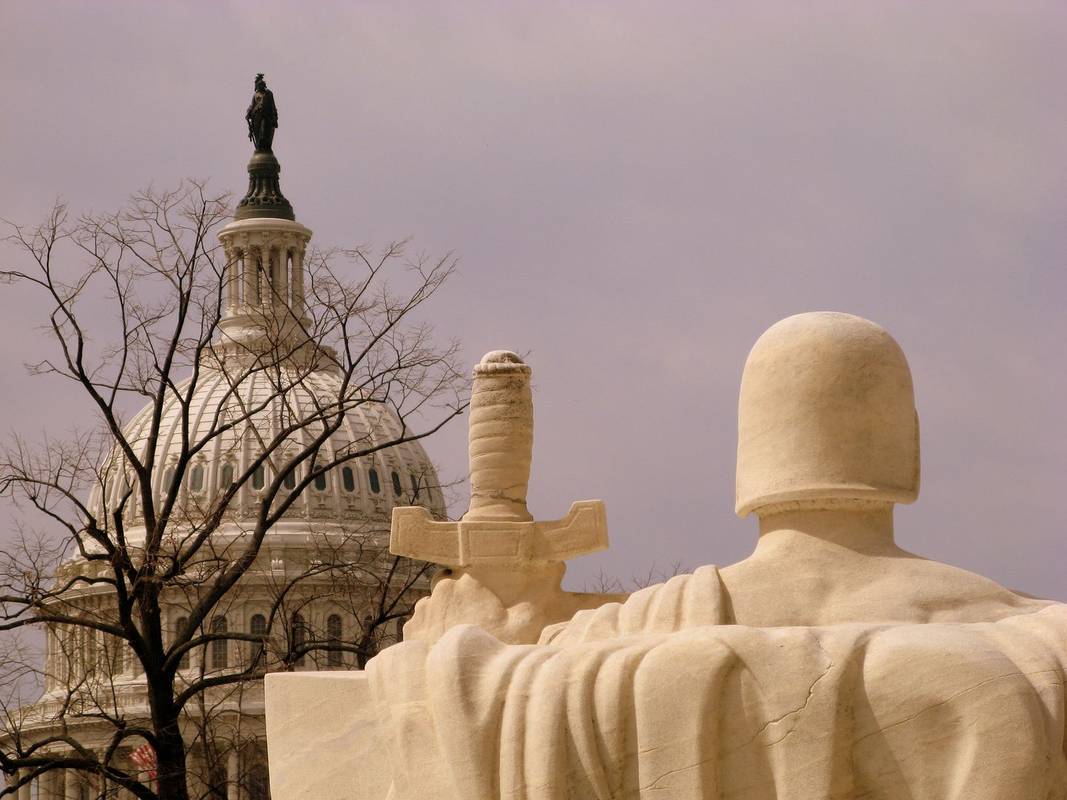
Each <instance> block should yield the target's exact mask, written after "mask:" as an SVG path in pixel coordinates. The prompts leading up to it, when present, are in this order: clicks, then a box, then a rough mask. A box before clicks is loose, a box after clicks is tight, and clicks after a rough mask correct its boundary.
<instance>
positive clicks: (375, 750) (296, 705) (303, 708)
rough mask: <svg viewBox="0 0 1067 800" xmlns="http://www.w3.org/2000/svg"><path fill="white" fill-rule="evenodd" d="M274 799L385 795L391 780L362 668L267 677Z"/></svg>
mask: <svg viewBox="0 0 1067 800" xmlns="http://www.w3.org/2000/svg"><path fill="white" fill-rule="evenodd" d="M265 685H266V712H267V742H268V745H267V748H268V752H267V755H268V758H269V759H270V793H271V797H273V798H274V800H383V798H385V797H386V796H387V795H388V794H389V785H390V782H391V778H390V774H389V767H388V764H387V762H386V759H385V753H384V752H382V751H381V749H380V747H379V745H378V741H377V738H376V737H375V735H374V733H375V731H374V725H375V721H374V716H373V714H372V711H371V699H370V690H369V687H368V685H367V678H366V675H364V673H362V672H298V673H293V672H284V673H274V674H271V675H267V676H266V680H265Z"/></svg>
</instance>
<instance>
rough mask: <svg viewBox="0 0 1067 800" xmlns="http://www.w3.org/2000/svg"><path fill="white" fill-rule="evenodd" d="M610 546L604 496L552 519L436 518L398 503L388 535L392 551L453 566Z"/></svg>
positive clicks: (512, 563) (554, 556)
mask: <svg viewBox="0 0 1067 800" xmlns="http://www.w3.org/2000/svg"><path fill="white" fill-rule="evenodd" d="M607 547H608V525H607V514H606V512H605V510H604V503H603V502H602V501H600V500H582V501H579V502H576V503H574V504H572V505H571V509H570V511H568V512H567V516H565V517H563V519H558V520H551V521H548V522H533V521H531V522H502V521H496V520H493V521H477V520H460V521H459V522H437V521H435V520H434V519H433V518H431V517H430V514H429V512H428V511H427V510H426V509H425V508H422V507H421V506H408V507H402V508H394V509H393V524H392V530H391V532H390V537H389V550H390V551H391V552H392V553H393V554H394V555H398V556H407V557H408V558H417V559H419V560H420V561H430V562H432V563H435V564H442V565H445V566H449V567H477V566H494V567H516V568H517V567H521V566H523V565H524V564H532V563H535V562H548V561H567V560H568V559H571V558H576V557H578V556H581V555H586V554H587V553H595V552H597V551H599V550H606V549H607Z"/></svg>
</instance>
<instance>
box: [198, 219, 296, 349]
mask: <svg viewBox="0 0 1067 800" xmlns="http://www.w3.org/2000/svg"><path fill="white" fill-rule="evenodd" d="M310 239H311V231H310V230H309V229H307V228H305V227H304V226H303V225H301V224H300V223H298V222H292V221H290V220H284V219H271V218H254V219H244V220H237V221H235V222H231V223H230V224H228V225H227V226H226V227H225V228H223V229H222V230H221V231H219V240H220V241H221V242H222V247H223V250H224V252H225V254H226V273H225V277H224V282H225V288H224V291H223V297H222V321H221V323H220V328H221V329H222V331H223V333H224V335H225V336H224V338H230V339H235V340H247V339H249V338H250V337H251V338H261V337H262V335H263V333H264V332H266V330H267V329H268V328H275V327H277V326H278V325H279V324H281V325H283V326H289V325H291V324H292V323H295V324H296V325H299V324H301V323H303V322H305V321H306V319H307V315H306V301H305V297H304V254H305V251H306V248H307V243H308V241H309V240H310Z"/></svg>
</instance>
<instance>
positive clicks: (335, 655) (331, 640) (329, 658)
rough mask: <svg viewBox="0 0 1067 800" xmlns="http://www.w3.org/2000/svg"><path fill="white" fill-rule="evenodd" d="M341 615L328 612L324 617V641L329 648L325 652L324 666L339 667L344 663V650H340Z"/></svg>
mask: <svg viewBox="0 0 1067 800" xmlns="http://www.w3.org/2000/svg"><path fill="white" fill-rule="evenodd" d="M341 635H342V625H341V615H340V614H330V616H328V617H327V618H326V643H327V647H328V648H329V649H328V650H327V652H326V666H328V667H340V666H341V665H342V664H343V663H344V652H343V651H342V650H341Z"/></svg>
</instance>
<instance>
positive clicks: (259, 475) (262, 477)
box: [252, 464, 267, 492]
mask: <svg viewBox="0 0 1067 800" xmlns="http://www.w3.org/2000/svg"><path fill="white" fill-rule="evenodd" d="M266 484H267V470H266V468H265V467H264V466H263V465H262V464H260V465H259V466H258V467H256V468H255V469H254V470H253V471H252V488H253V489H255V490H256V491H257V492H258V491H259V490H260V489H262V488H263V487H264V486H266Z"/></svg>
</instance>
